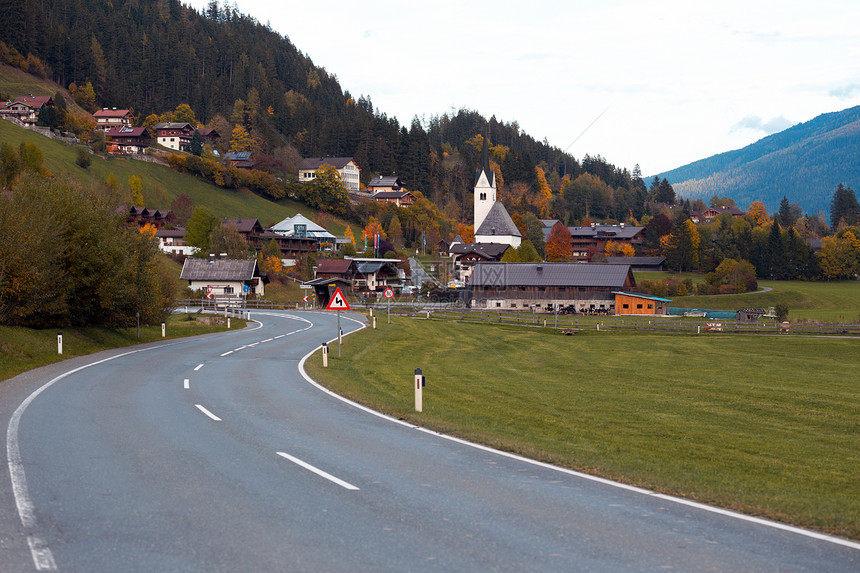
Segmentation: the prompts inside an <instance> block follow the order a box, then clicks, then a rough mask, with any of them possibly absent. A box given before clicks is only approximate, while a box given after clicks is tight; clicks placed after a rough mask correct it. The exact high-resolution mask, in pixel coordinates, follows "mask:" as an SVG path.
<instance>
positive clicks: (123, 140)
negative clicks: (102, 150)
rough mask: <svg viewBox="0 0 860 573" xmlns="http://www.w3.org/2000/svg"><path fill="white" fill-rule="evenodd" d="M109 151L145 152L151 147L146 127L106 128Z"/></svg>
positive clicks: (125, 152) (123, 152)
mask: <svg viewBox="0 0 860 573" xmlns="http://www.w3.org/2000/svg"><path fill="white" fill-rule="evenodd" d="M105 139H106V140H107V141H106V143H105V145H106V147H107V150H108V153H121V154H131V153H143V152H144V150H146V148H147V147H149V133H147V131H146V128H145V127H129V126H121V127H110V128H107V129H106V130H105Z"/></svg>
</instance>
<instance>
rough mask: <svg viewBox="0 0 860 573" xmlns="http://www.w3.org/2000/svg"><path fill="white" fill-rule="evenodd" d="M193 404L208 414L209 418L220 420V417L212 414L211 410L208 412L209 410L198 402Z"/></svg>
mask: <svg viewBox="0 0 860 573" xmlns="http://www.w3.org/2000/svg"><path fill="white" fill-rule="evenodd" d="M194 405H195V406H196V407H197V409H198V410H200V411H201V412H203V413H204V414H206V415H207V416H209V417H210V418H212V419H213V420H215V421H216V422H220V421H222V420H221V418H219V417H218V416H216V415H215V414H213V413H212V412H210V411H209V410H207V409H206V408H204V407H203V406H201V405H200V404H194Z"/></svg>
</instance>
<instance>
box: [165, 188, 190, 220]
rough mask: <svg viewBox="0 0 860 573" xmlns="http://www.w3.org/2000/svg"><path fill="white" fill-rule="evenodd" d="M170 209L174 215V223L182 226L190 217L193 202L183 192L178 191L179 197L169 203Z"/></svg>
mask: <svg viewBox="0 0 860 573" xmlns="http://www.w3.org/2000/svg"><path fill="white" fill-rule="evenodd" d="M170 210H171V211H173V215H174V216H175V217H176V224H177V225H183V226H184V225H185V224H186V223H187V222H188V219H189V218H190V217H191V212H192V211H193V210H194V202H193V201H192V200H191V197H189V196H188V195H186V194H185V193H180V194H179V197H177V198H176V199H174V200H173V202H171V203H170Z"/></svg>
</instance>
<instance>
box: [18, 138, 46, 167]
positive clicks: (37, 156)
mask: <svg viewBox="0 0 860 573" xmlns="http://www.w3.org/2000/svg"><path fill="white" fill-rule="evenodd" d="M18 156H19V157H20V158H21V168H22V169H23V170H24V171H29V172H31V173H36V174H38V173H41V172H42V161H43V160H44V157H43V155H42V151H41V150H40V149H39V147H38V146H37V145H36V144H35V143H33V142H32V141H22V142H21V145H19V146H18Z"/></svg>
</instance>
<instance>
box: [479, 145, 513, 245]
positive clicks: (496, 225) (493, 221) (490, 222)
mask: <svg viewBox="0 0 860 573" xmlns="http://www.w3.org/2000/svg"><path fill="white" fill-rule="evenodd" d="M488 139H489V137H488V136H487V135H485V136H484V148H483V150H482V151H481V168H480V169H478V170H477V176H476V177H475V211H474V212H475V243H476V244H477V243H482V244H487V243H493V244H502V245H510V246H511V247H513V248H517V247H519V246H520V243H521V242H522V234H521V233H520V232H519V230H518V229H517V226H516V225H515V224H514V221H513V219H511V216H510V215H509V214H508V210H507V209H505V206H504V205H502V203H501V202H500V201H496V174H495V172H494V171H493V170H492V169H490V154H489V149H488V147H487V140H488Z"/></svg>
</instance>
